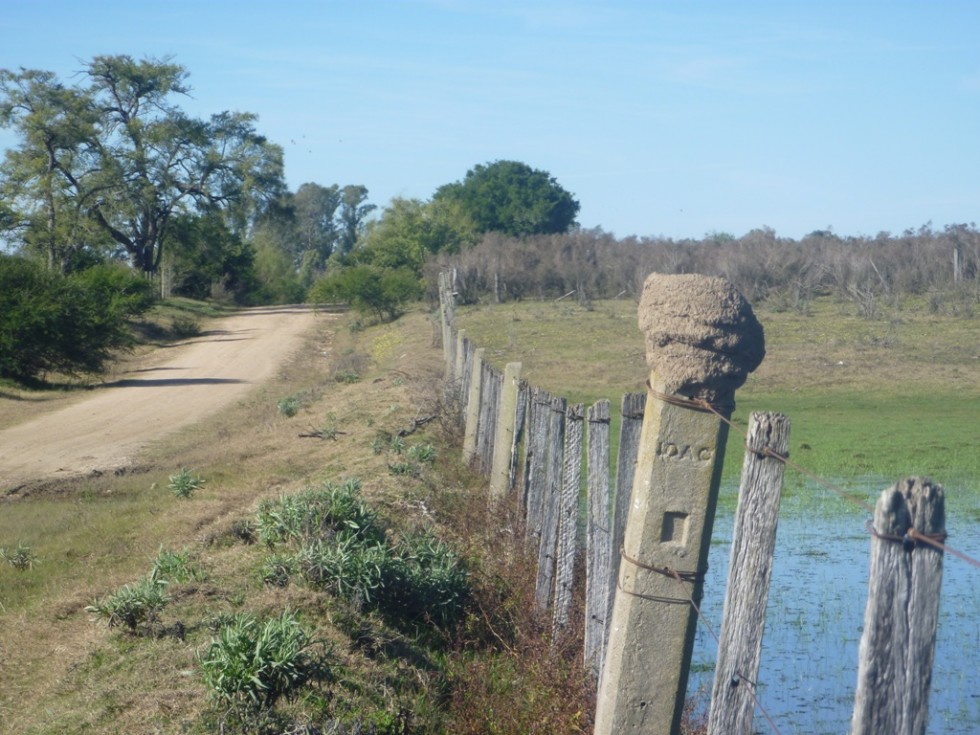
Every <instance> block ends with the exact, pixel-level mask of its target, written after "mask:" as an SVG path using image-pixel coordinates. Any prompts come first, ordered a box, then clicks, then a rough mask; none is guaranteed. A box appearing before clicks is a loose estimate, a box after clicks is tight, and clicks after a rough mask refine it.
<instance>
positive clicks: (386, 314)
mask: <svg viewBox="0 0 980 735" xmlns="http://www.w3.org/2000/svg"><path fill="white" fill-rule="evenodd" d="M421 296H422V282H421V280H420V279H419V277H418V276H416V275H415V274H414V273H413V272H412V271H411V270H410V269H408V268H404V267H403V268H382V267H380V266H375V265H352V266H348V267H346V268H341V269H339V270H335V271H332V272H330V273H328V274H327V275H325V276H323V277H322V278H321V279H320V280H318V281H317V282H316V283H314V284H313V287H312V288H311V289H310V294H309V298H308V300H309V301H312V302H314V303H321V302H331V301H346V302H347V303H348V304H350V305H351V308H353V309H354V310H355V311H357V312H358V313H360V314H373V315H375V316H376V317H377V318H378V319H382V320H383V319H394V318H395V317H396V316H398V314H399V313H400V311H401V310H402V308H403V307H404V305H405V304H406V303H408V302H409V301H414V300H416V299H418V298H420V297H421Z"/></svg>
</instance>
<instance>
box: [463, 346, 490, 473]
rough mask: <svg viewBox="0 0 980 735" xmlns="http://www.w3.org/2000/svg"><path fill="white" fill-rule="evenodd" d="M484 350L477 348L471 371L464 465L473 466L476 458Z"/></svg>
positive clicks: (467, 400) (464, 440)
mask: <svg viewBox="0 0 980 735" xmlns="http://www.w3.org/2000/svg"><path fill="white" fill-rule="evenodd" d="M484 352H485V350H484V348H483V347H477V348H476V350H474V352H473V366H472V368H471V369H470V386H469V391H468V393H467V395H466V397H465V400H466V428H465V429H464V431H463V463H464V464H467V465H468V464H472V462H473V458H474V457H476V438H477V426H478V424H479V422H480V404H481V402H482V398H483V380H482V376H483V355H484Z"/></svg>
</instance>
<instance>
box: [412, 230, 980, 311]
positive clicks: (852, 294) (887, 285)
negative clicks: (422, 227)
mask: <svg viewBox="0 0 980 735" xmlns="http://www.w3.org/2000/svg"><path fill="white" fill-rule="evenodd" d="M447 268H452V269H454V271H455V273H456V281H455V288H456V291H457V298H458V300H459V301H460V302H461V303H476V302H478V301H493V302H502V301H508V300H514V299H528V298H558V297H560V296H565V295H570V296H572V297H574V298H575V299H576V300H578V301H580V302H582V303H586V304H587V303H588V302H589V301H591V300H593V299H604V298H615V297H617V296H629V297H633V298H638V297H639V294H640V291H641V289H642V286H643V281H644V279H645V278H646V276H647V275H648V274H649V273H651V272H654V271H657V272H660V273H703V274H705V275H716V276H723V277H725V278H727V279H729V280H730V281H732V282H733V283H734V284H735V285H736V286H737V287H738V289H739V290H740V291H741V292H742V293H743V294H744V295H745V296H746V298H748V299H749V300H751V301H753V302H761V301H767V302H769V303H770V304H771V305H772V306H773V307H775V308H785V309H796V310H801V311H802V310H805V309H806V307H807V304H808V303H809V302H810V300H812V298H814V297H815V296H819V295H833V296H834V297H836V298H839V299H841V300H842V301H850V302H853V303H854V304H856V305H857V307H858V309H859V312H860V313H861V314H863V315H865V316H868V317H874V316H876V315H877V313H878V312H877V311H876V310H875V309H874V308H873V307H874V305H882V304H886V303H889V301H890V300H893V299H895V298H898V297H902V296H909V295H913V296H922V297H926V298H928V299H929V300H930V305H931V304H932V303H941V305H942V306H941V307H936V308H937V310H938V309H939V308H942V309H943V310H947V311H949V310H954V309H955V310H957V313H968V312H970V311H972V309H971V308H970V307H969V304H968V303H966V302H969V301H971V300H972V302H973V303H980V230H978V229H977V227H976V225H974V224H972V223H971V224H968V225H949V226H947V227H944V228H943V229H942V230H941V231H939V230H934V229H932V227H931V226H930V225H928V224H927V225H924V226H923V227H921V228H919V229H917V230H911V229H910V230H906V231H905V232H903V233H901V234H897V235H893V234H891V233H888V232H881V233H878V234H877V235H875V236H874V237H865V236H861V237H842V236H839V235H836V234H834V233H832V232H829V231H824V230H818V231H814V232H812V233H810V234H808V235H806V236H805V237H803V238H802V239H801V240H794V239H792V238H786V237H779V236H778V235H777V234H776V232H775V231H774V230H772V229H771V228H768V227H764V228H760V229H755V230H752V231H750V232H748V233H746V234H745V235H743V236H741V237H735V236H733V235H730V234H727V233H717V232H715V233H708V234H707V235H705V236H704V238H702V239H700V240H695V239H686V240H674V239H671V238H664V237H657V238H646V237H644V238H638V237H627V238H616V237H615V236H613V235H612V234H610V233H607V232H603V231H602V230H601V229H594V230H583V229H579V230H574V231H572V232H569V233H567V234H561V235H538V236H533V237H526V238H512V237H506V236H504V235H500V234H496V233H488V234H486V235H484V237H483V239H482V240H481V241H480V242H479V243H478V244H476V245H474V246H473V247H470V248H466V249H464V250H462V251H460V252H458V253H455V254H446V253H443V254H440V255H439V256H437V258H435V259H433V261H431V262H430V263H429V264H428V265H427V278H426V281H427V288H428V296H429V298H430V299H433V300H434V299H435V298H436V290H437V289H436V278H435V273H436V272H437V271H439V270H442V269H447ZM937 293H938V294H942V298H938V297H936V294H937ZM954 295H955V298H953V296H954Z"/></svg>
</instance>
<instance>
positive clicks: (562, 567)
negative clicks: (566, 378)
mask: <svg viewBox="0 0 980 735" xmlns="http://www.w3.org/2000/svg"><path fill="white" fill-rule="evenodd" d="M583 410H584V409H583V407H582V404H581V403H577V404H575V405H574V406H569V407H568V411H567V413H566V414H565V449H564V453H563V461H562V472H561V494H560V496H559V498H558V544H557V546H558V550H557V554H556V556H555V607H554V614H553V615H552V624H551V634H552V637H554V638H557V637H558V633H559V632H560V631H561V630H562V628H564V627H565V626H566V625H567V624H568V611H569V610H570V609H571V607H572V586H573V585H574V583H575V552H576V550H577V546H578V544H577V538H576V537H577V536H578V493H579V488H580V487H581V485H582V436H583V433H584V432H583V430H582V429H583V427H582V423H583V420H584V419H585V415H584V413H583Z"/></svg>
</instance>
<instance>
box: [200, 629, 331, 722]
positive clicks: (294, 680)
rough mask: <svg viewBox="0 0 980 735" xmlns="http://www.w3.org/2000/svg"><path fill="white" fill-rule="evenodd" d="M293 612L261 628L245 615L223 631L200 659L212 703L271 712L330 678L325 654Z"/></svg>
mask: <svg viewBox="0 0 980 735" xmlns="http://www.w3.org/2000/svg"><path fill="white" fill-rule="evenodd" d="M316 645H317V641H316V640H315V639H314V638H313V637H312V635H311V634H310V633H309V632H308V631H307V630H306V629H305V628H304V627H303V626H302V625H301V624H300V622H299V620H298V619H297V617H296V615H295V614H294V613H292V612H291V611H289V610H286V611H284V612H283V613H282V614H280V615H279V616H277V617H274V618H269V619H268V620H265V621H264V622H260V621H259V620H258V619H256V618H255V617H254V616H253V615H251V614H248V613H242V614H239V615H237V616H235V618H234V619H233V620H232V621H231V622H229V623H228V624H226V625H223V626H222V627H221V629H220V630H219V631H218V636H217V638H214V639H212V641H211V643H210V644H208V646H207V647H206V648H205V649H204V650H203V651H201V652H200V653H199V654H198V656H197V662H198V665H199V666H200V668H201V673H202V676H203V679H204V684H205V686H206V687H207V688H208V689H209V691H210V693H211V697H212V698H213V699H214V700H215V701H217V702H219V703H221V704H225V705H229V706H231V707H233V708H241V709H264V708H270V707H272V706H273V705H274V704H275V703H276V702H277V701H278V700H279V699H280V698H282V697H287V698H288V697H290V696H292V695H293V694H295V693H296V691H297V690H298V689H299V688H300V687H302V686H303V685H304V684H306V683H307V682H310V681H312V680H316V679H320V678H324V677H325V676H327V674H328V671H329V669H328V667H327V661H326V655H325V654H318V653H317V652H316V651H315V650H314V649H315V647H316Z"/></svg>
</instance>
